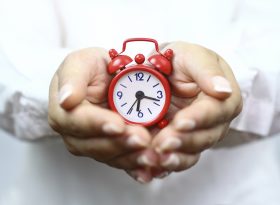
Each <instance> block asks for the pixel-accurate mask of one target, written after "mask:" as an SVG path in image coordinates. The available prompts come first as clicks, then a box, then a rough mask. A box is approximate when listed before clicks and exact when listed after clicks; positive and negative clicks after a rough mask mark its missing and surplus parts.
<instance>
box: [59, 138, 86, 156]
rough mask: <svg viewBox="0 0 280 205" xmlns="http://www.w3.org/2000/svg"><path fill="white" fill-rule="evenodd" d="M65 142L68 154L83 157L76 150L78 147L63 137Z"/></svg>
mask: <svg viewBox="0 0 280 205" xmlns="http://www.w3.org/2000/svg"><path fill="white" fill-rule="evenodd" d="M63 140H64V144H65V146H66V148H67V150H68V152H70V153H71V154H72V155H74V156H82V153H81V152H80V151H79V150H78V149H77V148H76V146H75V145H74V144H73V143H72V142H71V140H69V139H67V138H65V137H63Z"/></svg>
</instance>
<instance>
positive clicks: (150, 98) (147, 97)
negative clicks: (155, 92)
mask: <svg viewBox="0 0 280 205" xmlns="http://www.w3.org/2000/svg"><path fill="white" fill-rule="evenodd" d="M143 98H146V99H149V100H154V101H160V100H159V99H156V98H152V97H149V96H144V97H143Z"/></svg>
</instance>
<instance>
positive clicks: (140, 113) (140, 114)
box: [138, 110, 144, 118]
mask: <svg viewBox="0 0 280 205" xmlns="http://www.w3.org/2000/svg"><path fill="white" fill-rule="evenodd" d="M143 116H144V114H143V112H141V110H139V112H138V117H139V118H142V117H143Z"/></svg>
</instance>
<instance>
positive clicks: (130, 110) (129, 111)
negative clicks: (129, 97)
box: [126, 99, 138, 115]
mask: <svg viewBox="0 0 280 205" xmlns="http://www.w3.org/2000/svg"><path fill="white" fill-rule="evenodd" d="M137 101H138V99H136V100H135V102H134V103H133V104H132V106H131V107H130V108H129V110H128V111H127V113H126V114H128V115H130V114H131V112H132V110H133V107H134V105H135V104H136V102H137Z"/></svg>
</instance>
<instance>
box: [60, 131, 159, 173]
mask: <svg viewBox="0 0 280 205" xmlns="http://www.w3.org/2000/svg"><path fill="white" fill-rule="evenodd" d="M63 139H64V142H65V144H66V147H67V149H68V150H69V152H71V153H72V154H74V155H78V156H88V157H91V158H94V159H96V160H98V161H102V162H108V161H110V160H111V161H114V159H115V158H118V160H115V161H114V162H115V167H117V166H118V168H122V167H121V166H124V167H123V168H125V169H129V166H131V167H134V166H136V165H137V166H138V167H139V166H143V165H145V163H146V162H147V159H148V160H149V159H151V162H149V163H150V164H154V163H156V162H155V160H156V159H154V157H155V156H153V155H154V154H153V153H151V151H149V152H145V153H143V155H144V154H145V155H144V156H145V157H147V156H148V158H147V159H146V158H145V157H144V158H143V157H139V159H137V157H138V155H140V154H141V152H140V151H141V150H143V149H144V148H147V147H148V145H149V143H150V141H151V136H150V135H149V133H148V131H147V130H145V129H144V128H143V127H140V126H129V127H128V129H127V131H126V132H125V133H124V134H123V136H119V137H109V138H108V137H106V136H100V137H99V138H88V139H80V138H77V137H73V136H64V137H63ZM134 152H135V153H134ZM126 155H127V156H126ZM136 161H137V162H136ZM129 163H130V164H131V165H130V164H129ZM137 163H138V164H137ZM147 165H148V163H147ZM112 166H113V163H112Z"/></svg>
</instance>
